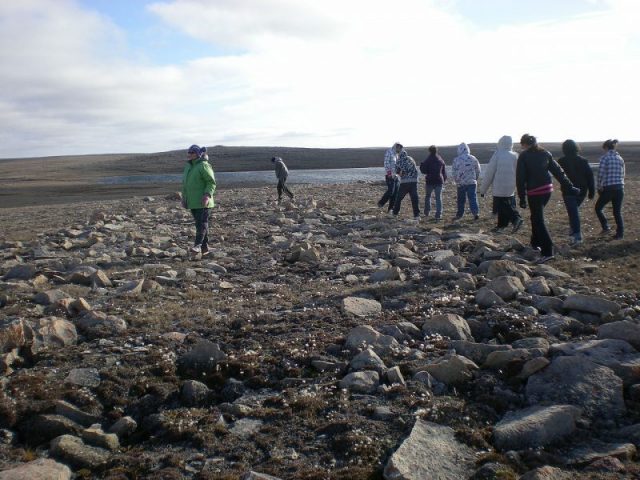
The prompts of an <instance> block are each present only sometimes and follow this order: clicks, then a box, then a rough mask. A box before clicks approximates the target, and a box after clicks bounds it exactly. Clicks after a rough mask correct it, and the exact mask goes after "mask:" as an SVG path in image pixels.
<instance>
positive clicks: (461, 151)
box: [458, 142, 471, 156]
mask: <svg viewBox="0 0 640 480" xmlns="http://www.w3.org/2000/svg"><path fill="white" fill-rule="evenodd" d="M470 153H471V150H469V146H468V145H467V144H466V143H464V142H462V143H461V144H460V145H458V156H460V155H469V154H470Z"/></svg>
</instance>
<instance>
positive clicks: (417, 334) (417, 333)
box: [396, 322, 423, 340]
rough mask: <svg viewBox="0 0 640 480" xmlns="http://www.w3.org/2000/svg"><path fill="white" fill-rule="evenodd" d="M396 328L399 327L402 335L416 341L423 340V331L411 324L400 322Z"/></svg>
mask: <svg viewBox="0 0 640 480" xmlns="http://www.w3.org/2000/svg"><path fill="white" fill-rule="evenodd" d="M396 327H398V328H399V329H400V331H401V332H402V333H404V334H405V335H408V336H410V337H411V338H413V339H414V340H421V339H422V337H423V335H422V331H421V330H420V329H419V328H418V327H416V326H415V325H414V324H413V323H411V322H398V323H396Z"/></svg>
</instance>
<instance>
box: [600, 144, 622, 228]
mask: <svg viewBox="0 0 640 480" xmlns="http://www.w3.org/2000/svg"><path fill="white" fill-rule="evenodd" d="M617 145H618V140H606V141H605V142H604V143H603V144H602V149H603V150H604V151H605V152H606V153H605V154H604V155H603V156H602V158H600V167H599V168H598V200H596V206H595V210H596V215H597V216H598V220H600V225H601V226H602V234H606V233H608V232H610V231H611V228H610V227H609V223H608V222H607V218H606V217H605V216H604V213H603V212H602V210H603V209H604V207H605V206H606V205H607V204H608V203H609V202H611V205H612V206H613V218H615V221H616V234H615V236H614V237H613V238H614V240H620V239H622V238H623V237H624V221H623V219H622V200H623V199H624V160H623V159H622V157H621V156H620V154H619V153H618V152H617V151H616V147H617Z"/></svg>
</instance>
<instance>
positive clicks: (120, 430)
mask: <svg viewBox="0 0 640 480" xmlns="http://www.w3.org/2000/svg"><path fill="white" fill-rule="evenodd" d="M137 428H138V424H137V423H136V421H135V420H134V419H133V418H131V417H122V418H120V419H119V420H118V421H117V422H116V423H114V424H113V425H111V428H109V433H115V434H116V435H117V436H118V437H119V438H125V437H128V436H129V435H131V434H132V433H133V432H135V431H136V429H137Z"/></svg>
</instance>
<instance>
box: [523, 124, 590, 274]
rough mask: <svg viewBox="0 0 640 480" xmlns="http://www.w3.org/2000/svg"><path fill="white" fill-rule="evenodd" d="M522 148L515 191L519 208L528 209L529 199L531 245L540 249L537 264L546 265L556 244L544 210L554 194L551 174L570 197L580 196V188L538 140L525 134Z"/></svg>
mask: <svg viewBox="0 0 640 480" xmlns="http://www.w3.org/2000/svg"><path fill="white" fill-rule="evenodd" d="M520 146H521V147H522V153H521V154H520V156H518V163H517V166H516V188H517V190H518V197H519V198H520V208H527V200H528V202H529V211H530V213H531V246H532V247H533V248H536V249H539V250H540V253H541V256H540V258H539V259H538V263H544V262H546V261H548V260H551V259H552V258H553V241H552V240H551V235H549V231H548V230H547V225H546V224H545V221H544V207H545V206H546V205H547V203H548V202H549V199H550V198H551V192H553V182H552V180H551V175H553V176H554V177H556V179H557V180H558V181H559V182H560V184H561V185H562V186H564V187H566V188H567V192H568V193H569V194H572V195H578V194H579V193H580V189H578V188H575V187H574V186H573V184H572V183H571V180H569V178H568V177H567V175H566V174H565V173H564V171H563V170H562V167H561V166H560V165H558V162H556V161H555V160H554V159H553V157H552V156H551V154H550V153H549V152H548V151H546V150H545V149H544V148H542V147H540V146H539V145H538V141H537V140H536V137H534V136H533V135H529V134H528V133H525V134H524V135H523V136H522V138H521V139H520Z"/></svg>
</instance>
